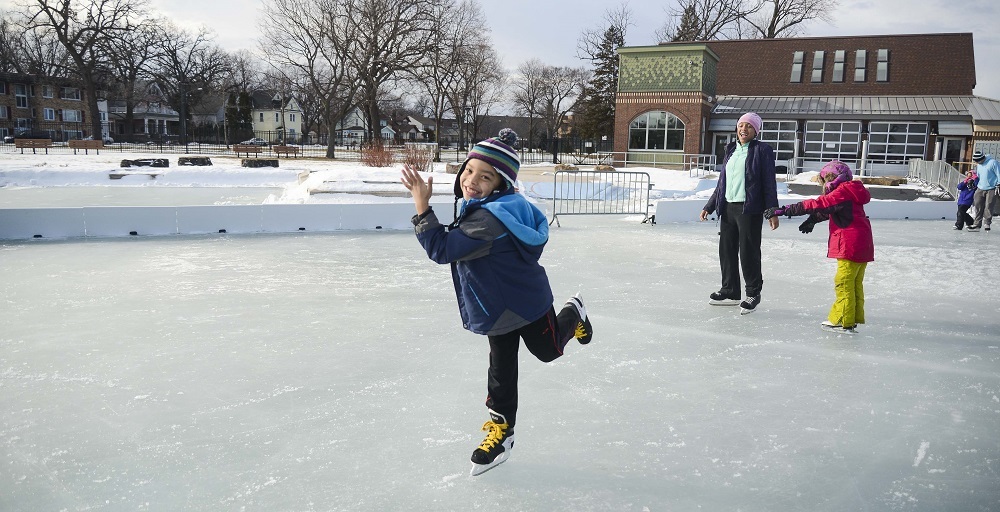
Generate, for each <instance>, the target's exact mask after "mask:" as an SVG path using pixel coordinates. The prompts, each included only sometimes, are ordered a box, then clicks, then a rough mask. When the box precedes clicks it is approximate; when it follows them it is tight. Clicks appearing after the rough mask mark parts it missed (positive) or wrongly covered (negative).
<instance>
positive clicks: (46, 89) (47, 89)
mask: <svg viewBox="0 0 1000 512" xmlns="http://www.w3.org/2000/svg"><path fill="white" fill-rule="evenodd" d="M53 96H55V91H53V88H52V86H51V85H43V86H42V97H43V98H51V97H53Z"/></svg>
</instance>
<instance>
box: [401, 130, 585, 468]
mask: <svg viewBox="0 0 1000 512" xmlns="http://www.w3.org/2000/svg"><path fill="white" fill-rule="evenodd" d="M516 144H517V134H516V133H514V131H513V130H510V129H504V130H501V131H500V135H499V136H498V137H497V138H491V139H486V140H484V141H482V142H480V143H478V144H476V145H475V146H473V147H472V149H471V150H470V151H469V154H468V157H467V158H466V160H465V162H464V163H463V164H462V168H461V169H460V170H459V171H458V176H457V177H456V178H455V202H456V205H457V204H458V200H459V198H461V199H462V203H461V208H460V209H458V211H457V213H456V215H455V221H454V222H452V223H451V224H450V225H449V226H447V227H445V226H443V225H441V223H440V222H439V221H438V219H437V216H436V215H435V214H434V210H433V209H431V207H430V198H431V187H432V185H433V179H434V178H433V177H430V178H428V179H427V181H426V182H425V181H424V180H423V178H422V177H421V176H420V174H418V173H417V172H416V171H414V170H412V169H410V168H409V167H408V166H403V177H402V181H403V185H404V186H406V188H407V189H409V191H410V192H411V193H412V194H413V203H414V205H415V206H416V209H417V215H415V216H414V217H413V219H412V222H413V225H414V227H415V231H416V234H417V240H418V241H419V242H420V245H422V246H423V247H424V250H426V251H427V256H429V257H430V259H432V260H434V261H436V262H438V263H448V264H450V265H451V277H452V281H453V282H454V285H455V293H456V295H457V296H458V309H459V312H460V313H461V316H462V325H463V326H464V327H465V328H466V329H468V330H470V331H472V332H474V333H476V334H485V335H486V336H487V337H488V338H489V342H490V367H489V373H488V378H487V384H486V389H487V396H486V407H488V408H489V409H488V410H489V416H490V420H489V421H487V422H486V424H484V425H483V430H484V431H486V439H484V440H483V442H482V443H481V444H480V445H479V447H478V448H476V450H475V451H474V452H472V475H473V476H475V475H479V474H481V473H483V472H486V471H488V470H490V469H492V468H493V467H496V466H497V465H498V464H500V463H502V462H503V461H505V460H507V458H508V457H509V456H510V452H511V449H512V448H513V447H514V422H515V421H516V419H517V416H516V415H517V363H518V357H517V351H518V347H519V346H520V343H521V340H522V339H523V340H524V345H525V347H527V348H528V350H529V351H530V352H531V354H532V355H534V356H535V357H537V358H538V359H539V360H541V361H542V362H546V363H548V362H551V361H553V360H555V359H556V358H558V357H559V356H561V355H562V354H563V350H564V349H565V347H566V344H567V343H569V340H571V339H573V338H574V337H575V338H577V339H578V340H579V341H580V343H582V344H586V343H589V342H590V339H591V336H593V329H592V328H591V325H590V319H589V318H587V310H586V309H585V308H584V307H583V300H582V299H581V298H580V295H579V294H577V295H576V296H573V297H570V299H569V300H568V301H567V302H566V304H565V305H564V306H563V307H562V309H561V310H560V311H559V314H558V315H557V314H556V311H555V308H553V307H552V289H551V287H550V286H549V279H548V277H547V276H546V274H545V269H544V268H543V267H542V266H541V265H540V264H539V263H538V259H539V258H540V257H541V255H542V249H544V247H545V243H546V242H547V241H548V239H549V229H548V226H549V225H548V221H547V219H546V218H545V214H543V213H542V212H541V211H540V210H539V209H538V208H537V207H535V205H533V204H531V203H530V202H528V200H527V199H526V198H525V197H524V196H522V195H521V194H518V193H516V192H515V190H514V187H515V183H516V182H517V171H518V169H519V167H520V161H519V160H518V158H517V153H516V152H514V149H513V146H515V145H516Z"/></svg>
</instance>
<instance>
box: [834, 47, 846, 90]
mask: <svg viewBox="0 0 1000 512" xmlns="http://www.w3.org/2000/svg"><path fill="white" fill-rule="evenodd" d="M846 53H847V52H845V51H844V50H837V51H835V52H833V79H832V80H833V81H834V82H843V81H844V57H845V54H846Z"/></svg>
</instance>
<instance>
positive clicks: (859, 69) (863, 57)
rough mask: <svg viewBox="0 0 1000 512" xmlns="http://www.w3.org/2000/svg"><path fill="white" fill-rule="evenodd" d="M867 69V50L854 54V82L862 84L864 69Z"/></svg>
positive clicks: (864, 78)
mask: <svg viewBox="0 0 1000 512" xmlns="http://www.w3.org/2000/svg"><path fill="white" fill-rule="evenodd" d="M867 67H868V50H858V51H856V52H854V81H855V82H864V81H865V80H866V79H867V77H866V76H865V75H866V73H865V71H866V68H867Z"/></svg>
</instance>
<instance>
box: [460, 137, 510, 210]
mask: <svg viewBox="0 0 1000 512" xmlns="http://www.w3.org/2000/svg"><path fill="white" fill-rule="evenodd" d="M515 145H517V133H515V132H514V130H511V129H510V128H504V129H503V130H500V134H499V135H497V136H496V137H491V138H489V139H486V140H483V141H480V142H479V143H477V144H476V145H474V146H472V149H470V150H469V155H468V156H467V157H466V158H465V163H463V164H462V170H461V171H459V173H458V176H457V177H456V178H455V197H462V183H461V176H462V172H463V171H465V164H467V163H469V160H472V159H473V158H475V159H477V160H482V161H484V162H486V163H488V164H490V165H492V166H493V168H494V169H496V171H497V172H498V173H500V176H501V177H503V179H504V181H505V182H507V183H508V186H509V187H514V186H515V184H516V183H517V171H518V169H520V168H521V160H520V159H518V158H517V153H516V152H515V151H514V146H515Z"/></svg>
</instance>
